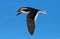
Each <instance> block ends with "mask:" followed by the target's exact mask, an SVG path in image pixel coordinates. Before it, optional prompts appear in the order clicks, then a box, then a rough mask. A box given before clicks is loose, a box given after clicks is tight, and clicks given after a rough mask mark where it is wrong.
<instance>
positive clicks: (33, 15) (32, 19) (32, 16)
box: [17, 7, 46, 35]
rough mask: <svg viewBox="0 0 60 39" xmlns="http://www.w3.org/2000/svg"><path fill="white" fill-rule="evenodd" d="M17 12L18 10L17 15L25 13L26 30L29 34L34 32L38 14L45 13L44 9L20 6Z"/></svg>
mask: <svg viewBox="0 0 60 39" xmlns="http://www.w3.org/2000/svg"><path fill="white" fill-rule="evenodd" d="M17 12H18V14H17V16H18V15H19V14H22V13H27V15H26V24H27V28H28V31H29V33H30V34H31V35H33V34H34V30H35V26H36V19H37V17H38V14H46V11H45V10H39V9H36V8H32V7H21V8H19V9H18V11H17Z"/></svg>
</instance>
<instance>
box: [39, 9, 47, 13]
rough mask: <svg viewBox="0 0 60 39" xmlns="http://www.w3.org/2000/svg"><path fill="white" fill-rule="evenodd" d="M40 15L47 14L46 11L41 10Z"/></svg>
mask: <svg viewBox="0 0 60 39" xmlns="http://www.w3.org/2000/svg"><path fill="white" fill-rule="evenodd" d="M38 13H40V14H47V13H46V11H45V10H40V11H39V12H38Z"/></svg>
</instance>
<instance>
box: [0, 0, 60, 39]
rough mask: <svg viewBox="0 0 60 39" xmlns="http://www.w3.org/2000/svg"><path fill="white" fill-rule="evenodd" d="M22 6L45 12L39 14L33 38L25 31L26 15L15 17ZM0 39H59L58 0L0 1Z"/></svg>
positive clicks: (59, 2) (59, 16)
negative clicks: (44, 11)
mask: <svg viewBox="0 0 60 39" xmlns="http://www.w3.org/2000/svg"><path fill="white" fill-rule="evenodd" d="M24 6H25V7H26V6H27V7H34V8H37V9H41V10H43V9H44V10H46V11H47V15H43V14H39V16H38V18H37V21H36V28H35V32H34V35H33V36H31V35H30V34H29V32H28V30H27V25H26V15H27V14H21V15H19V16H16V14H17V10H18V9H19V8H20V7H24ZM0 39H60V0H0Z"/></svg>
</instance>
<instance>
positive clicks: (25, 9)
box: [17, 7, 30, 15]
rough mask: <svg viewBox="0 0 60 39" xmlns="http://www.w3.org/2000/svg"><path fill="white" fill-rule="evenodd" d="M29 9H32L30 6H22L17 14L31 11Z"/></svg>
mask: <svg viewBox="0 0 60 39" xmlns="http://www.w3.org/2000/svg"><path fill="white" fill-rule="evenodd" d="M29 11H30V10H29V9H28V8H25V7H23V8H20V9H19V10H18V14H17V15H19V14H22V13H29Z"/></svg>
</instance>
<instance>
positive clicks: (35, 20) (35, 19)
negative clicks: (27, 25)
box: [34, 12, 39, 21]
mask: <svg viewBox="0 0 60 39" xmlns="http://www.w3.org/2000/svg"><path fill="white" fill-rule="evenodd" d="M38 14H39V12H37V14H36V16H35V19H34V20H35V21H36V19H37V17H38Z"/></svg>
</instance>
